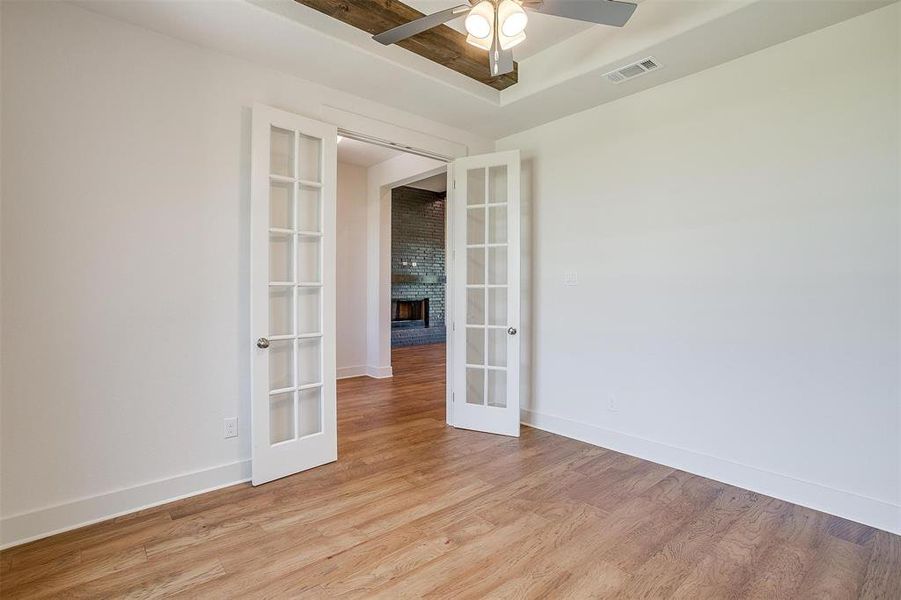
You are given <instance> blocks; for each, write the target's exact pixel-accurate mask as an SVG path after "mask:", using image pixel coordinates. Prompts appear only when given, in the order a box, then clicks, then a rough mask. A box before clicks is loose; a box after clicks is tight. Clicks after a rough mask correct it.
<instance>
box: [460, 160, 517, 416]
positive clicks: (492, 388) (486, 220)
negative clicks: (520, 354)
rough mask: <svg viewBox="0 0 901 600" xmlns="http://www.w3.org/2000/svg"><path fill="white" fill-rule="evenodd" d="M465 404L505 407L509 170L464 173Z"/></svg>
mask: <svg viewBox="0 0 901 600" xmlns="http://www.w3.org/2000/svg"><path fill="white" fill-rule="evenodd" d="M465 211H466V218H465V220H464V223H465V227H466V232H465V236H464V239H465V240H466V280H465V281H466V306H465V308H464V311H463V314H464V315H465V326H466V336H465V340H466V353H465V356H466V403H467V404H470V405H472V404H475V405H481V406H486V407H497V408H505V407H506V406H507V397H506V370H507V354H508V353H507V344H508V340H507V168H506V166H504V165H501V166H495V167H488V168H478V169H469V170H468V171H467V173H466V205H465Z"/></svg>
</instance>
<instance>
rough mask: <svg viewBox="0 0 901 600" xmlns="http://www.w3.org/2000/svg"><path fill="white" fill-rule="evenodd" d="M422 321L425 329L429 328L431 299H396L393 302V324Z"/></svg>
mask: <svg viewBox="0 0 901 600" xmlns="http://www.w3.org/2000/svg"><path fill="white" fill-rule="evenodd" d="M413 321H422V322H423V326H424V327H428V326H429V299H428V298H416V299H410V300H408V299H396V300H391V324H392V325H393V324H395V323H397V324H398V325H400V324H403V323H411V322H413Z"/></svg>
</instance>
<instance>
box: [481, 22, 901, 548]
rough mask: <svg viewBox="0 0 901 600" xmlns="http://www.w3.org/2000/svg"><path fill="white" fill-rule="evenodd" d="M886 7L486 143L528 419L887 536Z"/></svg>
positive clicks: (892, 148) (893, 468)
mask: <svg viewBox="0 0 901 600" xmlns="http://www.w3.org/2000/svg"><path fill="white" fill-rule="evenodd" d="M898 23H899V7H898V5H894V6H891V7H889V8H885V9H882V10H879V11H876V12H873V13H871V14H868V15H865V16H862V17H859V18H857V19H854V20H852V21H848V22H846V23H843V24H839V25H836V26H833V27H830V28H828V29H825V30H821V31H819V32H815V33H812V34H810V35H807V36H804V37H802V38H798V39H796V40H793V41H790V42H787V43H784V44H782V45H779V46H775V47H772V48H770V49H768V50H764V51H762V52H759V53H757V54H753V55H750V56H747V57H745V58H742V59H739V60H736V61H734V62H731V63H727V64H724V65H722V66H720V67H717V68H713V69H710V70H708V71H705V72H702V73H699V74H696V75H693V76H690V77H686V78H684V79H682V80H679V81H675V82H672V83H670V84H667V85H664V86H660V87H658V88H655V89H652V90H649V91H646V92H642V93H640V94H636V95H634V96H631V97H628V98H625V99H622V100H619V101H616V102H613V103H611V104H608V105H604V106H601V107H598V108H596V109H592V110H589V111H586V112H583V113H580V114H578V115H574V116H571V117H568V118H565V119H561V120H559V121H556V122H553V123H551V124H548V125H545V126H541V127H538V128H536V129H532V130H529V131H526V132H523V133H520V134H517V135H514V136H511V137H508V138H505V139H503V140H501V141H500V142H499V143H498V144H497V146H498V148H499V149H510V148H521V149H523V151H524V158H525V164H526V165H527V168H528V169H529V170H530V174H529V178H530V185H531V186H532V189H533V198H532V202H533V207H534V208H533V211H534V214H533V215H532V216H533V218H534V225H533V227H534V230H533V231H532V235H533V236H534V242H533V244H534V246H533V252H534V255H533V261H534V270H533V273H532V275H533V277H534V291H533V293H534V297H533V300H534V304H533V307H534V308H533V314H534V318H533V321H532V327H533V329H534V331H533V333H534V351H533V354H532V356H531V357H530V358H531V360H532V361H533V364H534V367H535V370H534V379H533V385H534V388H533V399H532V400H531V402H530V404H529V406H527V410H526V411H524V419H525V420H526V421H528V422H532V423H535V424H537V425H539V426H541V427H545V428H548V429H551V430H555V431H559V432H562V433H565V434H568V435H572V436H574V437H579V438H582V439H586V440H589V441H593V442H595V443H599V444H601V445H606V446H610V447H614V448H619V449H622V450H624V451H627V452H631V453H633V454H638V455H640V456H644V457H647V458H651V459H652V460H657V461H658V462H663V463H667V464H671V465H675V466H679V467H681V468H684V469H686V470H689V471H694V472H698V473H701V474H706V475H709V476H712V477H714V478H716V479H720V480H724V481H729V482H732V483H736V484H738V485H741V486H744V487H749V488H751V489H756V490H760V491H763V492H765V493H768V494H771V495H775V496H779V497H782V498H786V499H789V500H793V501H796V502H799V503H802V504H807V505H809V506H813V507H816V508H820V509H823V510H826V511H829V512H833V513H836V514H841V515H844V516H847V517H850V518H853V519H857V520H860V521H864V522H868V523H871V524H874V525H876V526H879V527H882V528H885V529H892V530H894V531H898V532H901V508H899V506H901V462H899V461H901V413H899V410H901V408H899V405H901V401H899V399H901V389H899V364H901V363H899V343H901V338H899V306H901V298H899V283H901V282H899V179H898V173H899V101H901V98H899V71H901V69H899V50H898V30H899V28H898ZM659 58H660V59H661V60H662V61H663V62H664V64H665V63H666V57H659ZM623 85H628V83H626V84H623ZM567 271H576V272H578V277H579V284H578V286H576V287H565V286H564V285H563V277H564V273H565V272H567ZM611 404H612V407H613V408H616V409H617V410H616V411H611V410H609V408H610V407H611Z"/></svg>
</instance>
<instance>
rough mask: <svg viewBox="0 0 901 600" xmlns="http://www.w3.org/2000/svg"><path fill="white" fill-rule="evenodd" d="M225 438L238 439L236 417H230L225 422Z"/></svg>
mask: <svg viewBox="0 0 901 600" xmlns="http://www.w3.org/2000/svg"><path fill="white" fill-rule="evenodd" d="M225 437H227V438H233V437H238V417H231V418H228V419H226V420H225Z"/></svg>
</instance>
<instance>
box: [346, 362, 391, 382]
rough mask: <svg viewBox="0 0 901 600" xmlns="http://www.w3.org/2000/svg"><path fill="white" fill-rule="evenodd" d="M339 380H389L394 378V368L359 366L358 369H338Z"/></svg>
mask: <svg viewBox="0 0 901 600" xmlns="http://www.w3.org/2000/svg"><path fill="white" fill-rule="evenodd" d="M336 375H337V378H338V379H350V378H351V377H372V378H374V379H387V378H389V377H394V369H393V368H392V367H373V366H367V365H358V366H356V367H338V368H337V369H336Z"/></svg>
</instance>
